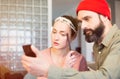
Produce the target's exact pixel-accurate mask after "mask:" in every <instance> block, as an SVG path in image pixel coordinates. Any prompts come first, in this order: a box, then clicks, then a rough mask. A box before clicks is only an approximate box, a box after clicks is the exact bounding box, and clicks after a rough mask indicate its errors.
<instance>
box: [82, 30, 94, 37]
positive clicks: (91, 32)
mask: <svg viewBox="0 0 120 79" xmlns="http://www.w3.org/2000/svg"><path fill="white" fill-rule="evenodd" d="M92 34H93V30H91V29H85V30H84V35H89V36H91V35H92Z"/></svg>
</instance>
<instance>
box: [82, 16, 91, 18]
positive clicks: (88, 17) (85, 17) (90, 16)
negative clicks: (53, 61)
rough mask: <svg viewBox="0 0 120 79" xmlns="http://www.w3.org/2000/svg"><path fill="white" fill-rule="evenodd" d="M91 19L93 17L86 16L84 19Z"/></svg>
mask: <svg viewBox="0 0 120 79" xmlns="http://www.w3.org/2000/svg"><path fill="white" fill-rule="evenodd" d="M89 18H91V16H85V17H83V18H82V19H89Z"/></svg>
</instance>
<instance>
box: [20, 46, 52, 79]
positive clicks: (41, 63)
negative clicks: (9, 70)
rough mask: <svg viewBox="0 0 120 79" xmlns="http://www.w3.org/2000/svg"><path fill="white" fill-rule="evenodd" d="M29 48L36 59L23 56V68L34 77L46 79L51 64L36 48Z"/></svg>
mask: <svg viewBox="0 0 120 79" xmlns="http://www.w3.org/2000/svg"><path fill="white" fill-rule="evenodd" d="M31 48H32V50H33V52H34V53H35V54H36V57H29V56H26V55H23V56H22V60H21V62H22V64H23V67H24V68H25V69H26V70H27V71H28V72H29V73H31V74H33V75H35V76H38V77H39V76H41V77H47V73H48V69H49V66H50V65H51V64H52V63H51V62H49V60H48V59H46V57H45V55H43V54H41V53H40V51H39V50H38V49H37V48H35V47H34V46H31Z"/></svg>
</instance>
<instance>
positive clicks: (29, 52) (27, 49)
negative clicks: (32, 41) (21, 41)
mask: <svg viewBox="0 0 120 79" xmlns="http://www.w3.org/2000/svg"><path fill="white" fill-rule="evenodd" d="M23 50H24V53H25V55H27V56H30V57H36V55H35V53H34V52H33V51H32V49H31V45H23Z"/></svg>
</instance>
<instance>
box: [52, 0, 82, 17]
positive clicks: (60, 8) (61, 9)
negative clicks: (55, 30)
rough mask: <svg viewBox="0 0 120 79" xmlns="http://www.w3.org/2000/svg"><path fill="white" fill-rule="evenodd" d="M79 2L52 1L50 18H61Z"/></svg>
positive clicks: (71, 0) (70, 0)
mask: <svg viewBox="0 0 120 79" xmlns="http://www.w3.org/2000/svg"><path fill="white" fill-rule="evenodd" d="M78 2H80V0H52V17H53V19H54V18H56V17H58V16H61V14H63V13H65V12H66V11H68V10H71V8H73V7H76V6H77V5H78Z"/></svg>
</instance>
